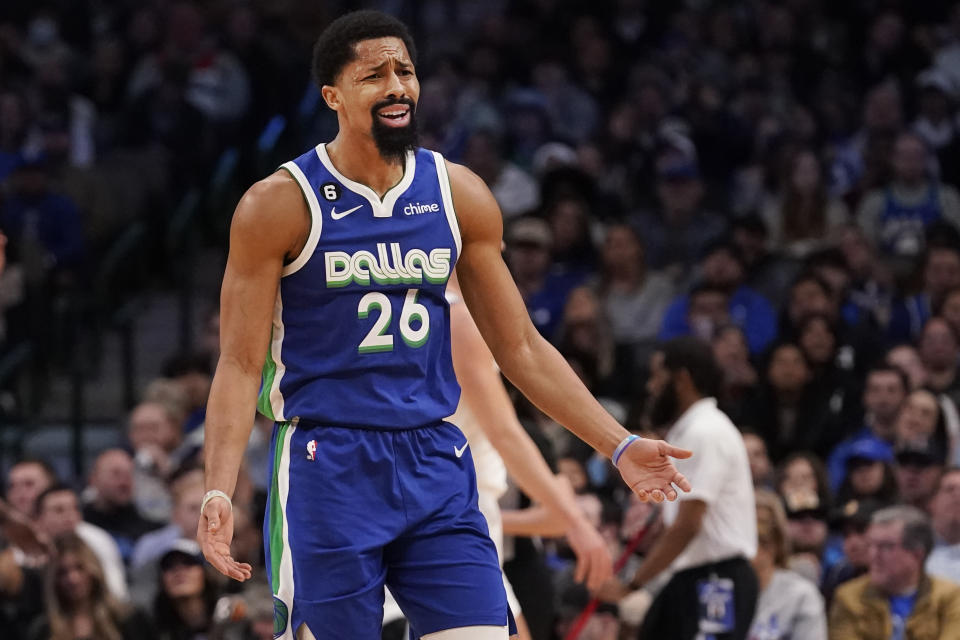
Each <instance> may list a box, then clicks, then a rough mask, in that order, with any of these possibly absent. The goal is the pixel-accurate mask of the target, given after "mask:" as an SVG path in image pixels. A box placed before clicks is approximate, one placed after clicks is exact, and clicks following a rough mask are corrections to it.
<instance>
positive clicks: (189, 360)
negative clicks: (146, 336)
mask: <svg viewBox="0 0 960 640" xmlns="http://www.w3.org/2000/svg"><path fill="white" fill-rule="evenodd" d="M163 375H164V377H165V378H167V379H169V380H173V381H174V382H176V383H177V384H179V385H180V387H181V388H182V389H183V391H184V394H185V395H186V398H187V402H188V403H189V405H188V407H187V410H188V414H187V417H186V420H185V422H184V423H183V431H184V433H190V432H191V431H193V430H194V429H196V428H197V427H199V426H201V425H202V424H203V421H204V418H205V416H206V406H207V396H209V395H210V384H211V382H212V381H213V371H212V370H211V363H210V355H209V354H207V353H180V354H177V355H175V356H173V357H172V358H170V359H169V360H168V361H167V362H166V363H165V365H164V370H163Z"/></svg>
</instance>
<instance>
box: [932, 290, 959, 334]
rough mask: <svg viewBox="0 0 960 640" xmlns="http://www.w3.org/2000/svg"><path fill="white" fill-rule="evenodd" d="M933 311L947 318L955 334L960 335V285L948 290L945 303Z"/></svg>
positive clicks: (944, 299) (944, 298) (944, 297)
mask: <svg viewBox="0 0 960 640" xmlns="http://www.w3.org/2000/svg"><path fill="white" fill-rule="evenodd" d="M933 313H934V315H937V316H940V317H941V318H943V319H944V320H946V321H947V324H948V325H950V328H951V329H953V333H954V334H955V335H960V287H953V288H952V289H950V290H949V291H947V293H946V294H945V295H944V296H943V303H942V304H941V305H940V307H939V308H937V309H934V311H933Z"/></svg>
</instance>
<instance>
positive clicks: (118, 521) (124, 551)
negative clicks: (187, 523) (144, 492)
mask: <svg viewBox="0 0 960 640" xmlns="http://www.w3.org/2000/svg"><path fill="white" fill-rule="evenodd" d="M133 482H134V475H133V459H132V458H131V457H130V454H129V453H127V452H126V451H124V450H123V449H107V450H106V451H104V452H103V453H101V454H100V455H99V456H97V459H96V461H95V462H94V463H93V472H92V473H91V474H90V484H89V487H88V488H89V490H90V494H91V496H90V500H89V502H88V503H87V505H86V506H85V507H84V509H83V519H84V520H85V521H87V522H89V523H90V524H93V525H96V526H98V527H100V528H101V529H103V530H104V531H106V532H107V533H109V534H110V535H111V536H112V537H113V539H114V541H115V542H116V543H117V546H118V547H119V549H120V556H121V557H122V558H123V561H124V562H125V563H129V562H130V558H131V556H132V554H133V547H134V545H135V544H136V542H137V539H139V538H140V537H141V536H142V535H143V534H145V533H147V532H148V531H152V530H154V529H156V528H157V527H158V526H159V523H157V522H153V521H150V520H147V519H146V518H144V517H143V516H142V515H140V512H139V511H138V510H137V507H136V505H135V504H134V502H133Z"/></svg>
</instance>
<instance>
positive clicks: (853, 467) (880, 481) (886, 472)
mask: <svg viewBox="0 0 960 640" xmlns="http://www.w3.org/2000/svg"><path fill="white" fill-rule="evenodd" d="M892 465H893V455H892V454H891V452H890V449H889V448H887V447H884V446H883V445H882V444H881V443H879V442H877V441H875V440H863V441H860V442H858V443H856V444H855V445H854V447H853V449H851V453H850V457H849V458H848V459H847V475H846V477H845V478H844V480H843V484H841V485H840V489H839V490H838V491H837V503H838V504H847V503H848V502H849V501H851V500H866V499H872V500H875V501H876V502H878V503H880V504H882V505H885V506H886V505H891V504H893V503H894V502H895V501H896V499H897V481H896V477H895V476H894V475H893V466H892Z"/></svg>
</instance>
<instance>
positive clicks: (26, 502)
mask: <svg viewBox="0 0 960 640" xmlns="http://www.w3.org/2000/svg"><path fill="white" fill-rule="evenodd" d="M56 482H57V473H56V472H55V471H54V470H53V467H51V466H50V463H49V462H47V461H46V460H41V459H39V458H23V459H21V460H19V461H17V462H16V463H14V465H13V466H12V467H10V470H9V471H8V472H7V494H6V497H7V502H9V503H10V504H11V505H12V506H13V508H14V509H16V510H17V511H19V512H20V513H22V514H23V515H26V516H30V515H33V512H34V508H35V507H36V504H37V497H38V496H39V495H40V494H41V493H43V492H44V491H46V490H47V488H48V487H50V486H51V485H53V484H55V483H56Z"/></svg>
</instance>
